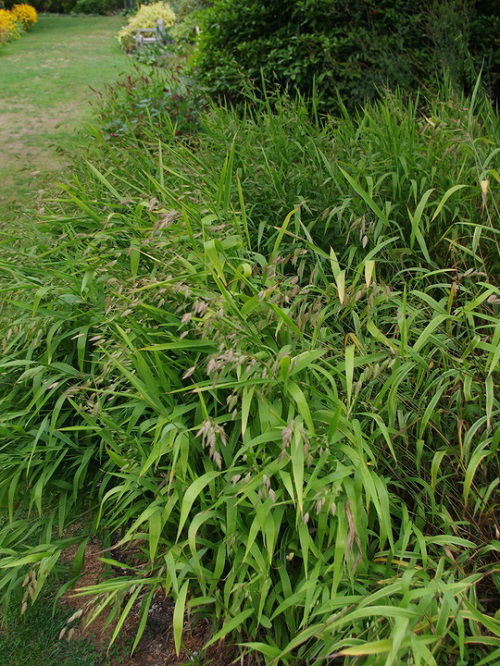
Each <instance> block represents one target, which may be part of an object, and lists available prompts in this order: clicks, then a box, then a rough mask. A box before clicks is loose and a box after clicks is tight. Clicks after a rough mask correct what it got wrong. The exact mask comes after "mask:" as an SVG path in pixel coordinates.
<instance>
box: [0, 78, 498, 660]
mask: <svg viewBox="0 0 500 666" xmlns="http://www.w3.org/2000/svg"><path fill="white" fill-rule="evenodd" d="M155 76H157V77H158V78H157V79H154V80H153V81H152V82H149V85H154V86H156V87H157V88H158V90H160V89H161V87H162V86H164V85H165V81H164V80H163V79H162V76H164V74H162V73H159V74H156V75H155ZM144 84H145V85H144V88H145V89H146V88H147V87H148V86H147V85H146V82H144ZM139 92H140V95H143V94H145V92H146V90H144V91H139ZM122 94H123V93H122V91H121V90H119V92H118V93H117V99H118V102H116V103H117V104H118V103H119V104H120V109H121V111H120V112H121V113H124V112H125V109H126V108H127V103H126V102H123V100H127V99H128V96H129V95H135V92H134V90H132V91H130V92H129V91H126V92H125V97H122ZM155 94H156V93H155ZM150 96H151V95H150ZM120 100H122V101H120ZM113 104H115V102H114V101H112V102H111V106H112V107H113ZM130 106H131V107H132V105H130ZM115 108H116V107H115ZM274 108H275V113H270V112H269V110H268V107H267V105H266V104H263V105H261V106H257V107H256V108H255V109H253V110H248V109H247V110H246V111H245V115H244V117H243V118H241V117H239V116H238V115H237V114H236V113H235V112H234V111H231V110H227V109H211V110H209V111H207V112H206V113H204V114H203V117H202V126H203V132H202V133H200V135H199V136H197V137H190V138H189V143H188V142H186V141H179V140H174V138H173V136H172V134H171V133H168V132H166V131H165V127H166V126H167V121H163V122H162V121H161V115H160V116H151V118H150V119H149V120H148V115H147V112H146V113H145V119H144V120H143V121H142V123H141V127H140V132H129V133H124V134H123V135H122V136H120V137H115V138H114V139H116V140H110V139H109V135H108V132H105V133H104V134H103V133H102V132H100V131H99V130H98V129H95V130H94V131H93V147H92V148H91V149H90V153H89V155H88V156H87V157H88V158H89V161H84V160H81V161H80V163H79V165H78V167H77V170H76V172H75V173H74V175H73V178H72V180H71V182H70V183H68V185H67V186H66V187H65V194H64V195H63V196H60V197H58V200H57V201H56V202H54V203H53V208H54V209H53V212H52V213H51V214H47V216H46V219H45V225H46V231H47V232H50V231H52V232H53V233H54V234H55V235H56V241H55V242H54V244H53V246H52V247H45V246H44V247H43V248H40V251H38V252H37V253H33V255H31V256H33V257H36V260H33V261H32V262H30V261H29V255H27V256H26V260H25V262H23V263H22V264H21V263H19V262H17V263H16V262H8V263H6V264H5V266H4V267H3V268H4V271H5V274H6V276H7V280H6V283H5V284H6V286H5V288H4V292H5V293H9V292H10V293H11V294H12V298H11V300H12V305H13V306H14V305H17V307H19V316H18V318H17V319H15V320H13V321H12V322H10V323H9V326H8V329H7V330H5V332H4V334H3V335H2V345H3V357H2V364H1V367H2V375H1V379H0V438H1V440H0V491H1V495H0V499H1V503H2V505H3V506H4V507H5V509H6V511H7V512H8V513H9V514H10V524H9V526H7V527H5V528H4V529H2V530H0V548H1V549H2V550H1V552H2V559H1V560H0V567H1V568H2V569H3V571H4V574H3V577H2V590H3V592H4V594H5V595H7V596H8V594H9V593H10V592H11V591H12V590H13V589H14V588H16V587H18V586H19V585H20V584H21V582H22V580H23V578H24V576H25V569H24V567H25V565H29V566H30V568H31V570H32V572H33V573H32V574H31V580H32V581H34V583H35V588H34V596H36V595H37V594H38V593H39V591H40V588H41V587H42V585H43V582H44V580H45V578H46V576H47V575H48V573H49V572H50V571H51V569H53V568H54V567H55V566H57V561H58V558H59V556H60V553H61V551H62V550H63V549H64V548H65V547H67V546H68V545H72V544H75V543H81V544H83V546H82V547H84V546H85V543H86V540H87V539H88V538H90V537H91V536H93V535H94V534H95V533H98V534H100V536H101V538H102V539H103V541H104V542H105V543H106V544H109V545H110V549H111V550H110V554H109V556H108V559H110V558H112V557H114V558H118V557H120V558H121V559H120V560H119V561H120V563H121V564H120V566H121V567H122V568H123V569H125V570H126V575H121V574H122V573H123V572H121V574H120V575H119V576H114V577H113V572H112V571H110V572H109V575H110V580H106V581H103V582H101V583H99V584H97V585H95V586H92V587H91V588H89V589H87V590H86V592H87V593H88V594H90V595H93V596H94V597H95V601H94V604H93V606H92V611H91V612H92V613H100V612H104V611H106V610H107V609H108V608H112V611H113V613H114V614H115V615H114V616H115V617H119V618H120V622H121V621H122V620H124V619H125V617H126V615H127V614H128V613H129V611H130V610H131V609H132V608H133V607H135V608H137V607H139V609H140V610H139V614H140V616H141V617H142V618H143V619H144V622H143V623H141V624H140V627H141V629H142V630H143V629H144V626H145V620H146V618H147V614H148V610H149V608H150V607H151V604H152V603H153V601H154V599H155V595H157V594H160V593H161V590H164V591H165V593H166V594H168V595H172V596H173V597H174V598H175V599H176V609H175V613H174V617H175V620H174V625H173V631H174V636H175V641H176V644H177V645H178V646H180V644H181V638H182V627H183V617H184V615H185V613H187V612H188V610H187V609H189V614H190V617H193V616H195V615H196V614H203V615H205V616H206V617H209V618H210V619H211V620H212V622H213V626H214V632H215V633H214V635H213V639H212V640H213V641H217V640H219V639H220V638H221V637H226V636H227V637H228V638H231V639H232V640H235V641H237V642H238V643H239V644H241V645H242V648H241V649H242V650H243V651H249V650H253V651H258V652H260V653H262V654H263V655H264V657H265V659H266V661H267V662H268V663H273V662H274V663H282V664H318V663H322V662H326V660H328V659H330V658H331V656H332V655H337V656H338V657H341V658H343V659H344V661H345V663H373V664H379V663H391V662H392V663H398V662H400V663H408V664H411V663H415V664H416V663H420V664H429V665H432V664H441V663H447V662H449V661H452V660H454V661H456V662H457V663H463V664H468V663H470V664H472V663H480V662H481V660H483V659H484V661H483V663H492V662H493V661H494V659H495V653H494V646H493V645H492V643H493V641H492V636H491V635H490V632H491V633H495V632H498V622H497V620H496V619H495V618H494V617H493V613H494V612H495V609H494V608H492V606H491V605H489V603H490V602H489V601H488V599H491V598H493V597H494V590H493V589H492V587H493V584H494V582H495V580H496V579H495V576H496V575H497V574H495V570H494V559H495V551H496V550H497V542H495V538H496V533H495V525H494V521H493V519H492V504H493V499H492V498H493V494H494V491H495V488H496V487H497V484H498V474H497V469H496V463H497V458H496V452H497V446H498V438H497V436H496V435H495V433H494V423H495V418H496V416H497V415H498V405H497V402H496V401H495V398H494V394H493V372H494V370H495V367H496V365H497V363H498V358H499V357H498V333H495V327H496V326H497V322H496V319H495V317H494V311H495V305H496V303H497V299H498V290H497V289H496V287H495V285H494V284H493V282H494V276H495V274H496V269H495V264H494V262H495V259H494V257H495V256H496V241H495V231H496V230H495V219H496V217H497V216H498V204H497V200H496V195H497V193H498V183H496V181H495V178H496V175H497V174H496V171H495V169H494V168H493V166H492V160H493V159H494V154H495V153H494V150H495V149H494V146H495V144H496V143H497V142H498V123H497V119H496V118H495V115H494V113H493V111H492V109H491V105H489V104H488V103H487V102H481V103H479V102H477V100H476V101H474V100H473V101H470V100H466V99H463V98H456V97H455V98H450V97H449V96H448V95H446V96H445V97H444V98H443V99H437V100H430V101H429V102H428V104H427V108H426V113H425V115H422V114H421V113H420V112H419V111H418V110H417V108H416V106H415V105H413V104H411V103H410V104H408V103H406V102H404V101H403V100H402V99H401V98H399V97H398V96H387V97H385V98H384V99H383V100H382V101H381V102H379V103H377V104H373V105H371V106H368V107H367V109H366V110H365V111H363V112H360V113H359V114H358V115H355V116H351V115H349V114H347V113H345V114H344V115H343V117H341V118H340V119H338V120H336V121H332V123H331V124H326V125H324V126H318V125H317V124H316V123H315V122H314V120H313V119H312V118H311V117H310V116H309V115H308V112H307V109H306V108H304V107H302V106H301V105H300V104H299V103H295V104H291V103H288V102H287V101H285V100H274ZM146 109H147V105H146ZM131 113H132V116H135V113H136V109H134V110H132V111H131ZM330 246H332V250H333V251H330ZM23 294H24V297H23ZM27 512H30V515H29V516H28V517H27ZM82 515H84V516H86V517H87V520H84V521H82V520H81V516H82ZM89 516H90V519H91V525H90V526H88V522H89V521H88V519H89ZM75 524H76V525H79V530H75V529H74V525H75ZM68 526H73V527H72V529H71V530H68V529H67V528H68ZM37 530H38V531H39V532H40V541H39V545H37V546H33V544H32V543H30V540H32V538H33V534H34V533H36V532H37ZM81 552H82V551H80V553H81ZM120 553H121V554H120ZM78 559H79V558H78V556H77V557H76V565H77V563H78ZM490 586H491V588H490ZM141 629H140V630H141ZM218 630H220V631H218ZM368 660H370V661H368Z"/></svg>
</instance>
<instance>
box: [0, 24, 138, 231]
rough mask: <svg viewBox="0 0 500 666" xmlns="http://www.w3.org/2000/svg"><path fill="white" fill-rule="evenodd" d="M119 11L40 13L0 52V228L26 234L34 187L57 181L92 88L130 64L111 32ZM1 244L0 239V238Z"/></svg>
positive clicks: (87, 111) (86, 115)
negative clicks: (29, 29) (29, 28)
mask: <svg viewBox="0 0 500 666" xmlns="http://www.w3.org/2000/svg"><path fill="white" fill-rule="evenodd" d="M123 22H124V18H123V17H121V16H114V17H107V16H106V17H105V16H92V17H81V16H79V17H71V16H50V15H45V16H41V17H40V21H39V23H38V24H37V25H36V26H35V28H34V30H33V31H32V32H30V33H29V34H27V35H25V36H24V37H23V38H22V39H20V40H18V41H16V42H12V43H10V44H8V45H6V46H4V47H3V48H2V49H1V50H0V155H1V156H2V157H1V160H0V184H1V185H0V231H1V232H2V237H1V238H3V241H4V242H5V241H7V242H10V238H8V236H10V235H11V234H12V233H13V234H14V236H17V237H19V236H22V235H25V234H26V233H28V234H29V232H30V224H29V223H30V221H31V219H32V216H31V214H30V213H31V211H32V210H33V209H34V208H35V207H36V200H37V192H38V191H39V190H40V189H41V188H44V187H46V186H47V185H50V183H51V182H54V181H55V180H57V172H58V171H60V170H61V168H62V167H63V166H64V163H65V161H64V154H63V153H64V151H71V150H73V149H74V148H75V147H76V144H77V141H78V139H77V137H76V136H75V130H76V128H79V127H81V125H82V123H83V122H84V121H85V120H86V119H87V118H89V116H90V109H91V107H90V104H89V102H90V101H91V100H92V98H93V96H94V93H93V92H92V88H93V89H99V88H102V87H103V86H104V85H105V84H106V83H109V82H111V81H113V80H114V79H115V78H116V77H117V76H118V75H119V74H120V73H121V72H122V71H124V70H125V69H127V68H128V67H130V61H129V59H128V58H127V57H126V56H125V55H124V54H123V53H122V52H121V51H120V49H119V46H118V43H117V41H116V39H115V35H116V33H117V31H118V29H119V28H120V26H121V25H122V24H123ZM0 242H1V240H0Z"/></svg>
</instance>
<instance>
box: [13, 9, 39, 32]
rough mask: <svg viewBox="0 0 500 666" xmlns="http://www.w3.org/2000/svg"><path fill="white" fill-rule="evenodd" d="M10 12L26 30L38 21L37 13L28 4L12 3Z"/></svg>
mask: <svg viewBox="0 0 500 666" xmlns="http://www.w3.org/2000/svg"><path fill="white" fill-rule="evenodd" d="M11 12H12V14H14V16H15V17H16V20H17V21H19V23H22V24H23V26H24V27H25V29H26V30H29V28H31V27H33V26H34V25H35V23H37V22H38V14H37V11H36V9H35V8H34V7H32V6H31V5H28V4H25V3H23V4H19V5H14V6H13V7H12V9H11Z"/></svg>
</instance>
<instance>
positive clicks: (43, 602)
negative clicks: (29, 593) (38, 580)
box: [0, 585, 103, 666]
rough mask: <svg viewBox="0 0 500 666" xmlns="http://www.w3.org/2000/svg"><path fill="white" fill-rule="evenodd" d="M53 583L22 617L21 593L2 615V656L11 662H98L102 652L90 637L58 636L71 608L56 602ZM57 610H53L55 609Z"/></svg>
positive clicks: (81, 665) (34, 665)
mask: <svg viewBox="0 0 500 666" xmlns="http://www.w3.org/2000/svg"><path fill="white" fill-rule="evenodd" d="M56 589H57V588H55V587H54V585H50V586H49V588H48V589H47V590H46V591H44V594H43V595H42V597H41V598H40V599H39V600H38V602H37V603H36V604H34V605H33V606H31V607H30V608H29V609H28V610H27V611H26V615H24V616H23V617H20V616H19V608H20V605H21V596H22V595H20V594H19V595H17V598H16V602H17V603H16V604H15V605H14V604H12V605H11V607H10V612H9V613H8V614H7V615H6V616H5V617H4V618H3V622H4V624H3V627H2V629H0V657H1V658H2V663H5V664H9V665H10V666H40V664H43V666H59V665H63V666H97V665H98V664H99V665H101V664H102V663H103V656H102V654H100V653H99V652H98V650H97V649H96V648H95V647H94V645H92V643H91V642H90V641H88V640H84V641H80V640H79V641H75V640H73V641H69V642H68V641H66V640H62V641H61V640H59V634H60V632H61V630H62V629H63V628H64V627H65V626H66V621H67V620H68V618H69V617H70V616H71V614H72V612H71V610H67V609H62V607H60V606H58V605H55V606H54V604H53V601H54V599H53V594H55V592H56ZM52 610H54V612H52Z"/></svg>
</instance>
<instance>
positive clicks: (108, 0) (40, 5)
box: [32, 0, 123, 14]
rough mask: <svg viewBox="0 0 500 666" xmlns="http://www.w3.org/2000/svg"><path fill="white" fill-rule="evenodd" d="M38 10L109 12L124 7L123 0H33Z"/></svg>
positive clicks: (76, 12) (69, 12)
mask: <svg viewBox="0 0 500 666" xmlns="http://www.w3.org/2000/svg"><path fill="white" fill-rule="evenodd" d="M32 4H33V5H34V6H35V7H36V9H37V10H38V11H42V12H53V13H58V14H108V13H111V12H115V11H117V10H120V9H121V8H122V7H123V3H122V0H33V2H32Z"/></svg>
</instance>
